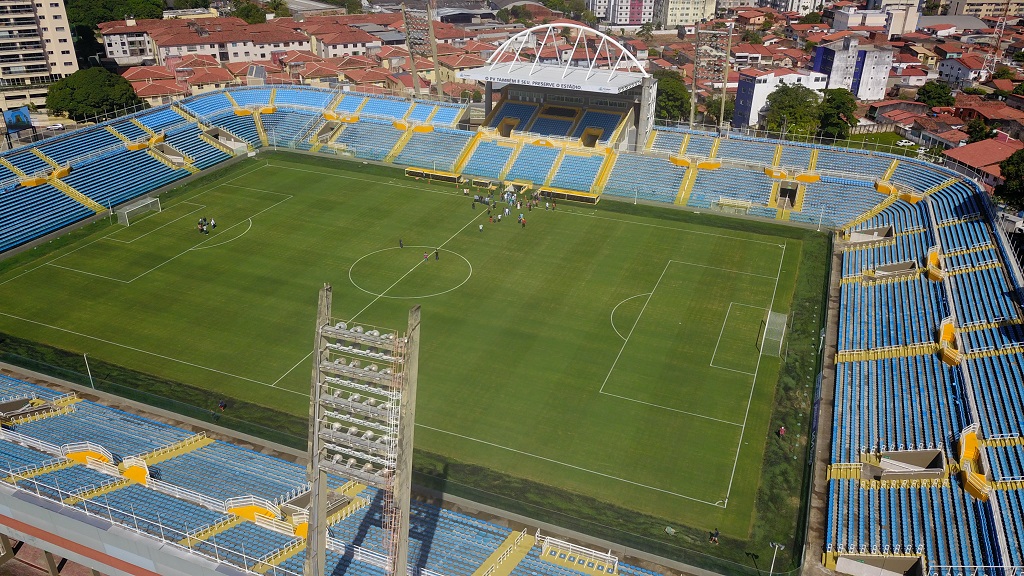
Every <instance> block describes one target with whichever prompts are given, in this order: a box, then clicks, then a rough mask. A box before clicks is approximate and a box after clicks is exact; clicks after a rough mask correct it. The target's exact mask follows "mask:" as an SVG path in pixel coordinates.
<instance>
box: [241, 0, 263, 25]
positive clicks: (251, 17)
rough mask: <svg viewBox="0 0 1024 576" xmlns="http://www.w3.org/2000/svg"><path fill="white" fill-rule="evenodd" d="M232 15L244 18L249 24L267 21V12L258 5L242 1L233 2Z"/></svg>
mask: <svg viewBox="0 0 1024 576" xmlns="http://www.w3.org/2000/svg"><path fill="white" fill-rule="evenodd" d="M234 16H237V17H239V18H241V19H242V20H245V21H246V22H248V23H249V24H262V23H263V22H266V21H267V13H266V12H264V11H263V8H260V6H259V5H257V4H254V3H252V2H248V1H244V2H238V3H236V4H235V12H234Z"/></svg>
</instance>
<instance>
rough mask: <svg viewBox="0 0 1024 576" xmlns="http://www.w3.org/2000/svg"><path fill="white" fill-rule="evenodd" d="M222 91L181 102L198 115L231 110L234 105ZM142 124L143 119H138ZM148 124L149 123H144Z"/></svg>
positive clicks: (210, 114)
mask: <svg viewBox="0 0 1024 576" xmlns="http://www.w3.org/2000/svg"><path fill="white" fill-rule="evenodd" d="M224 94H225V93H224V92H214V93H212V94H204V95H202V96H198V97H195V98H191V99H189V100H185V101H183V102H182V104H183V105H184V107H185V108H187V109H188V110H189V111H190V112H192V113H193V114H197V115H199V116H204V117H205V116H212V115H215V114H219V113H221V112H223V111H225V110H231V109H232V108H234V106H233V105H232V104H231V101H230V100H228V97H227V96H225V95H224ZM139 121H140V122H142V123H143V124H145V121H143V120H141V119H140V120H139ZM146 126H149V124H146Z"/></svg>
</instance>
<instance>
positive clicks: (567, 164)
mask: <svg viewBox="0 0 1024 576" xmlns="http://www.w3.org/2000/svg"><path fill="white" fill-rule="evenodd" d="M604 161H605V156H604V154H595V155H593V156H575V155H572V154H566V155H565V156H564V157H562V163H561V164H559V165H558V171H557V172H555V175H554V177H552V178H551V185H552V186H554V187H556V188H568V189H569V190H579V191H581V192H588V191H590V188H591V187H592V186H593V185H594V179H595V178H597V173H598V171H600V170H601V165H602V164H604Z"/></svg>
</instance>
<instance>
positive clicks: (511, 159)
mask: <svg viewBox="0 0 1024 576" xmlns="http://www.w3.org/2000/svg"><path fill="white" fill-rule="evenodd" d="M499 145H500V144H499ZM522 149H523V143H522V142H521V141H517V142H516V143H515V146H514V147H513V148H512V153H511V154H509V156H508V160H507V161H506V162H505V166H504V167H503V168H502V169H501V173H500V174H498V179H499V180H504V179H505V176H506V175H508V171H509V170H511V169H512V166H513V165H514V164H515V163H516V158H518V157H519V152H520V151H521V150H522Z"/></svg>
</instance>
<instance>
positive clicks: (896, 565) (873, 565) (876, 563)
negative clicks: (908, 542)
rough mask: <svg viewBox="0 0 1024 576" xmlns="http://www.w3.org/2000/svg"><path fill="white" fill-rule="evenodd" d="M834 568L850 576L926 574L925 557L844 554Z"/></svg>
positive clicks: (921, 575) (920, 575)
mask: <svg viewBox="0 0 1024 576" xmlns="http://www.w3.org/2000/svg"><path fill="white" fill-rule="evenodd" d="M826 567H827V565H826ZM833 568H834V569H835V571H836V572H841V573H843V574H850V576H924V557H923V556H919V555H912V556H890V555H886V556H875V555H871V554H842V555H839V557H838V559H837V560H836V562H835V566H833Z"/></svg>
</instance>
